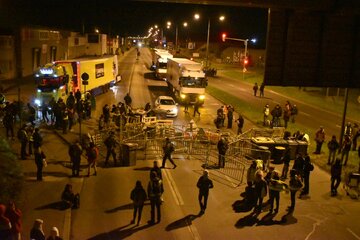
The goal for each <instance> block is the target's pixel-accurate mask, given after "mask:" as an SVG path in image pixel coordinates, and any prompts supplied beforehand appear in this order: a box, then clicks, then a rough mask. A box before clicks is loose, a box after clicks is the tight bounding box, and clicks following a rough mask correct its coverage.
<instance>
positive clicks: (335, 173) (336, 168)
mask: <svg viewBox="0 0 360 240" xmlns="http://www.w3.org/2000/svg"><path fill="white" fill-rule="evenodd" d="M341 170H342V166H341V159H339V158H337V159H336V160H335V163H334V164H333V165H332V166H331V196H336V195H337V189H338V187H339V185H340V183H341Z"/></svg>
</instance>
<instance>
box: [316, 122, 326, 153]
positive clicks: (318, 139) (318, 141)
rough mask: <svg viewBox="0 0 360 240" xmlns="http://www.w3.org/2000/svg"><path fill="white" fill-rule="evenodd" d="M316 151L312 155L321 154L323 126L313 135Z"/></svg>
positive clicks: (323, 135) (323, 139)
mask: <svg viewBox="0 0 360 240" xmlns="http://www.w3.org/2000/svg"><path fill="white" fill-rule="evenodd" d="M315 142H316V150H315V152H314V154H320V153H321V147H322V144H323V143H324V142H325V130H324V127H323V126H320V128H319V130H317V132H316V133H315Z"/></svg>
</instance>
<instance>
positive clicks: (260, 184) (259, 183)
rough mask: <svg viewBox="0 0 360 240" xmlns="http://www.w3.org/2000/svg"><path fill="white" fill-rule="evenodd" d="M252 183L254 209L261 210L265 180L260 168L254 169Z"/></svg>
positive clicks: (265, 189) (265, 186)
mask: <svg viewBox="0 0 360 240" xmlns="http://www.w3.org/2000/svg"><path fill="white" fill-rule="evenodd" d="M254 185H255V195H256V203H255V211H257V212H261V209H262V203H263V199H264V197H265V196H266V195H267V182H266V181H265V179H264V173H263V171H262V170H258V171H256V173H255V181H254Z"/></svg>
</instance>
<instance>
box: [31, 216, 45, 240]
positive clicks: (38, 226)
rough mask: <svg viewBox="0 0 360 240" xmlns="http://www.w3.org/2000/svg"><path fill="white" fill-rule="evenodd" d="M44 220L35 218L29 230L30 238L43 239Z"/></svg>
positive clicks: (34, 239)
mask: <svg viewBox="0 0 360 240" xmlns="http://www.w3.org/2000/svg"><path fill="white" fill-rule="evenodd" d="M43 224H44V221H43V220H42V219H36V220H35V222H34V225H33V227H32V229H31V230H30V239H31V240H45V234H44V230H43Z"/></svg>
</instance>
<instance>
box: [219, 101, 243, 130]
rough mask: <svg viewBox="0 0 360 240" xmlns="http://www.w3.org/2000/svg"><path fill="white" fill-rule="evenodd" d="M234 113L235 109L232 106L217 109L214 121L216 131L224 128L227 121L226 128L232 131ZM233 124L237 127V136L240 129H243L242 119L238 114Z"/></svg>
mask: <svg viewBox="0 0 360 240" xmlns="http://www.w3.org/2000/svg"><path fill="white" fill-rule="evenodd" d="M234 112H235V109H234V107H233V106H232V105H223V106H220V108H218V110H217V111H216V118H215V120H214V124H215V127H216V128H217V129H221V128H223V127H225V122H226V119H227V125H226V127H227V128H228V129H232V125H233V122H234ZM235 123H236V125H237V127H238V128H237V134H238V135H239V134H242V129H243V127H244V117H243V116H242V115H241V114H239V117H238V118H237V119H236V120H235Z"/></svg>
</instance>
